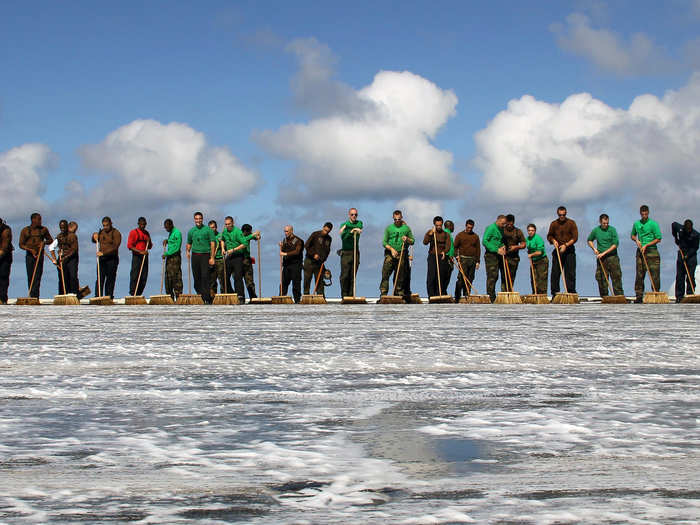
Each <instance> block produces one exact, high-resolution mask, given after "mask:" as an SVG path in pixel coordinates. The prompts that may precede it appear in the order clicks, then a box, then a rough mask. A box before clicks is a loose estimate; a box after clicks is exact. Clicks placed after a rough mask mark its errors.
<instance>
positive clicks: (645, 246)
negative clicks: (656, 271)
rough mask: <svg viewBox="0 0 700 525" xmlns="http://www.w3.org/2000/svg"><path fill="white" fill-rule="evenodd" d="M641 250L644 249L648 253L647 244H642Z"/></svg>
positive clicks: (643, 251)
mask: <svg viewBox="0 0 700 525" xmlns="http://www.w3.org/2000/svg"><path fill="white" fill-rule="evenodd" d="M640 250H641V251H642V253H646V251H647V245H646V244H645V245H644V246H642V247H641V248H640Z"/></svg>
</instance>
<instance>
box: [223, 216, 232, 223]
mask: <svg viewBox="0 0 700 525" xmlns="http://www.w3.org/2000/svg"><path fill="white" fill-rule="evenodd" d="M224 221H231V222H233V217H231V216H230V215H227V216H226V217H224Z"/></svg>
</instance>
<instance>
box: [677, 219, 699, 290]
mask: <svg viewBox="0 0 700 525" xmlns="http://www.w3.org/2000/svg"><path fill="white" fill-rule="evenodd" d="M671 233H673V238H674V239H675V241H676V246H678V258H677V259H676V302H677V303H680V302H681V299H683V297H685V295H686V294H687V293H691V294H694V293H697V292H696V291H695V290H697V288H696V284H695V267H696V266H697V264H698V244H700V233H698V232H697V230H694V229H693V221H691V220H690V219H686V220H685V221H684V222H683V225H682V226H681V224H680V223H677V222H674V223H673V224H671Z"/></svg>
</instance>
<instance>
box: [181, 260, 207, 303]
mask: <svg viewBox="0 0 700 525" xmlns="http://www.w3.org/2000/svg"><path fill="white" fill-rule="evenodd" d="M191 257H192V254H191V253H190V254H188V256H187V292H188V293H186V294H185V293H182V294H180V295H179V296H178V298H177V301H176V302H175V304H188V305H191V304H204V299H202V296H201V295H199V294H198V293H197V294H193V293H192V259H191Z"/></svg>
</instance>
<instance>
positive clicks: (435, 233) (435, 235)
mask: <svg viewBox="0 0 700 525" xmlns="http://www.w3.org/2000/svg"><path fill="white" fill-rule="evenodd" d="M433 245H434V246H435V273H437V278H438V295H442V283H441V282H440V260H439V259H438V253H437V232H436V231H435V227H433Z"/></svg>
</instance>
